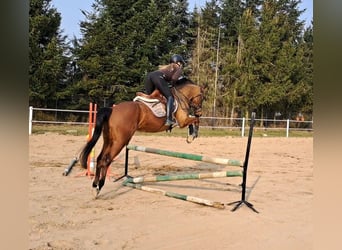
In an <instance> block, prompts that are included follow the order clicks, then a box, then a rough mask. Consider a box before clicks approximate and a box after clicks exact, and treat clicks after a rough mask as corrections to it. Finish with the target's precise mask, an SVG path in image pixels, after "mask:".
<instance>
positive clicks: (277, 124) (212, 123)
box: [29, 106, 313, 137]
mask: <svg viewBox="0 0 342 250" xmlns="http://www.w3.org/2000/svg"><path fill="white" fill-rule="evenodd" d="M88 114H89V110H67V109H47V108H34V107H32V106H30V107H29V134H30V135H31V134H32V126H33V125H34V124H69V125H87V126H88ZM249 122H250V119H246V118H245V117H243V118H226V117H201V118H200V124H201V125H200V126H201V128H209V129H230V130H238V131H239V132H240V135H241V136H242V137H244V136H245V133H246V129H248V123H249ZM255 123H256V125H255V127H254V129H255V130H256V131H257V130H262V131H284V132H285V133H284V135H285V136H286V137H289V133H290V131H307V132H313V121H297V120H290V119H286V120H280V119H279V120H278V119H255Z"/></svg>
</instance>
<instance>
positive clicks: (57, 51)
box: [29, 0, 68, 108]
mask: <svg viewBox="0 0 342 250" xmlns="http://www.w3.org/2000/svg"><path fill="white" fill-rule="evenodd" d="M60 23H61V16H60V13H58V12H57V10H56V9H55V8H53V7H52V6H51V0H31V1H30V11H29V48H30V50H29V60H30V65H29V103H30V105H32V106H35V107H45V108H46V107H49V108H55V106H56V105H57V101H58V92H59V91H60V89H61V88H63V86H64V84H65V81H66V80H67V79H66V75H65V70H66V67H67V64H68V57H67V56H66V54H67V53H68V46H67V44H66V42H65V39H66V37H65V36H64V37H63V36H62V35H61V30H60V29H59V27H60Z"/></svg>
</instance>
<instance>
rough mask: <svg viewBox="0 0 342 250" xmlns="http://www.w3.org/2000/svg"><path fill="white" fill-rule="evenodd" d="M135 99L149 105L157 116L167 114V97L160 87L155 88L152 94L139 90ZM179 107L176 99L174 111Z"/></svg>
mask: <svg viewBox="0 0 342 250" xmlns="http://www.w3.org/2000/svg"><path fill="white" fill-rule="evenodd" d="M133 101H134V102H142V103H144V104H145V105H146V106H147V107H149V108H150V110H151V111H152V113H153V114H154V115H155V116H156V117H165V116H166V102H167V99H166V98H165V97H164V96H163V95H162V94H161V93H160V92H159V90H158V89H156V90H154V91H153V92H152V93H151V94H150V95H147V94H145V93H143V92H137V93H136V97H135V98H134V99H133ZM177 107H178V103H177V101H176V100H175V102H174V111H173V112H174V113H175V112H176V110H177Z"/></svg>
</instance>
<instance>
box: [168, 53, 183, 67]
mask: <svg viewBox="0 0 342 250" xmlns="http://www.w3.org/2000/svg"><path fill="white" fill-rule="evenodd" d="M170 63H181V64H182V65H183V66H184V64H185V61H184V59H183V57H182V56H181V55H177V54H176V55H173V56H171V58H170Z"/></svg>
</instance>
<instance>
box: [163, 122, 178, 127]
mask: <svg viewBox="0 0 342 250" xmlns="http://www.w3.org/2000/svg"><path fill="white" fill-rule="evenodd" d="M174 124H176V122H175V121H173V120H166V122H165V126H170V127H171V126H172V125H174Z"/></svg>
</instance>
